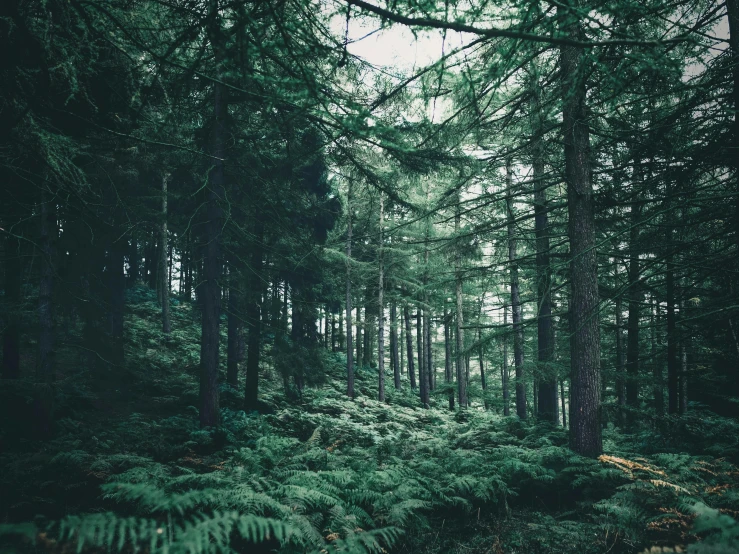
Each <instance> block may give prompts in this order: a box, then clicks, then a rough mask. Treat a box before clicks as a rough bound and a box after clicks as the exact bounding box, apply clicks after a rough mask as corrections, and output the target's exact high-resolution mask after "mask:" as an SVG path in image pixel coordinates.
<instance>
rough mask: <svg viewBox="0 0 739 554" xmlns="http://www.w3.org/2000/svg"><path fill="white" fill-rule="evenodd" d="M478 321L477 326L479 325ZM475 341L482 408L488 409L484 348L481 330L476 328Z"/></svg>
mask: <svg viewBox="0 0 739 554" xmlns="http://www.w3.org/2000/svg"><path fill="white" fill-rule="evenodd" d="M479 323H480V322H479V321H478V325H479ZM477 340H478V342H479V343H480V347H479V348H478V350H477V355H478V356H479V358H480V384H481V386H482V401H483V406H485V409H486V410H487V409H488V407H489V406H488V397H487V394H486V392H487V390H488V384H487V380H486V379H485V348H484V347H483V346H482V328H480V327H478V328H477Z"/></svg>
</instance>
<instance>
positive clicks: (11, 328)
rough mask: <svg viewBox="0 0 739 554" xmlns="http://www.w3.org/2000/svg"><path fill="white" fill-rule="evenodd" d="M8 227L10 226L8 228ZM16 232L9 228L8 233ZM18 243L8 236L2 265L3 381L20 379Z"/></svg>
mask: <svg viewBox="0 0 739 554" xmlns="http://www.w3.org/2000/svg"><path fill="white" fill-rule="evenodd" d="M9 227H10V226H9ZM15 232H16V230H15V229H13V228H12V227H11V228H10V233H15ZM20 246H21V245H20V241H19V240H18V239H17V238H16V237H15V236H14V235H13V234H8V235H7V238H6V239H5V248H4V260H3V261H4V265H5V284H4V289H5V298H4V302H3V308H4V310H5V314H4V316H3V317H4V318H7V319H6V321H5V329H4V331H3V368H2V374H1V375H2V378H3V379H17V378H18V377H20V353H21V347H20V339H21V329H20V322H19V319H20V318H19V309H20V305H21V251H20Z"/></svg>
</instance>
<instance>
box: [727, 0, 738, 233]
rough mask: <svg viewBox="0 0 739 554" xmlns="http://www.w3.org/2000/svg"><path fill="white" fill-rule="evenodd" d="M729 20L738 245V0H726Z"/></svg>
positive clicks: (735, 217)
mask: <svg viewBox="0 0 739 554" xmlns="http://www.w3.org/2000/svg"><path fill="white" fill-rule="evenodd" d="M726 12H727V15H728V20H729V50H730V52H731V72H732V81H733V90H732V92H733V94H732V97H733V102H732V103H733V108H734V132H733V140H732V144H731V145H732V148H731V151H730V152H729V159H730V160H732V161H733V164H734V190H735V191H736V192H737V197H736V201H735V202H736V204H735V208H734V209H735V213H734V225H735V229H734V230H735V237H734V240H735V241H736V243H737V247H739V0H726Z"/></svg>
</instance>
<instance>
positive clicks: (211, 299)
mask: <svg viewBox="0 0 739 554" xmlns="http://www.w3.org/2000/svg"><path fill="white" fill-rule="evenodd" d="M218 4H219V1H218V0H210V2H209V6H208V7H209V12H210V15H211V19H212V22H211V24H210V26H209V29H208V31H209V35H210V36H209V38H210V41H211V44H212V45H213V49H214V50H215V51H216V52H217V55H216V63H219V61H220V59H219V58H220V56H221V51H222V44H221V42H222V40H223V39H222V36H221V35H222V33H221V23H220V17H219V6H218ZM227 116H228V105H227V101H226V90H225V87H224V85H223V84H222V82H221V81H220V80H216V81H214V83H213V125H212V128H211V137H210V142H211V144H210V153H211V155H212V156H213V160H212V162H211V163H212V164H213V165H212V168H211V170H210V173H209V175H208V188H207V191H206V207H205V214H206V222H205V224H204V229H203V237H202V251H203V274H202V277H201V280H202V282H201V284H200V286H199V287H198V289H199V297H200V298H199V300H200V305H201V309H202V337H201V343H200V426H201V427H215V426H217V425H218V420H219V411H220V406H219V398H218V357H219V344H220V333H219V327H220V315H221V285H220V279H221V271H222V267H221V265H222V263H221V226H222V220H223V212H222V209H221V206H220V202H221V201H222V200H223V199H225V190H226V176H225V168H224V161H223V159H224V156H225V154H226V119H227Z"/></svg>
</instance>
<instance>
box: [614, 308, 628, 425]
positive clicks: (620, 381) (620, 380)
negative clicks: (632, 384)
mask: <svg viewBox="0 0 739 554" xmlns="http://www.w3.org/2000/svg"><path fill="white" fill-rule="evenodd" d="M615 310H616V380H615V383H616V402H617V406H618V423H619V425H623V424H624V418H625V411H624V406H626V386H625V384H624V376H625V374H626V356H625V354H624V334H623V325H624V324H623V310H622V307H621V296H620V295H619V296H618V297H616V307H615Z"/></svg>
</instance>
